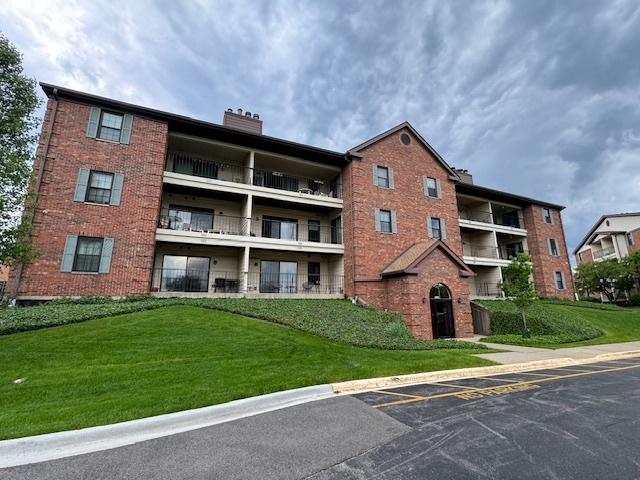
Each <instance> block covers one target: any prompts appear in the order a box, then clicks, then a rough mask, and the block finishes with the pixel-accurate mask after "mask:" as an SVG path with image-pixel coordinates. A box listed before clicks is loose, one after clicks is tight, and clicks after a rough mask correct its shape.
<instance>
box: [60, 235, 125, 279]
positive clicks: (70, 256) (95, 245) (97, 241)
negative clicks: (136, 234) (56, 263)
mask: <svg viewBox="0 0 640 480" xmlns="http://www.w3.org/2000/svg"><path fill="white" fill-rule="evenodd" d="M113 243H114V240H113V238H98V237H80V236H77V235H68V236H67V240H66V242H65V245H64V252H63V254H62V265H61V267H60V271H61V272H82V273H109V270H110V267H111V255H112V253H113Z"/></svg>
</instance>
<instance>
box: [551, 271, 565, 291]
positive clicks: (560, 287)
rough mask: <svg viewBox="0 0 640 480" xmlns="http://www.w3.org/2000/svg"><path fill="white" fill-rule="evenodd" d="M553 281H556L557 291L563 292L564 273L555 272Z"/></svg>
mask: <svg viewBox="0 0 640 480" xmlns="http://www.w3.org/2000/svg"><path fill="white" fill-rule="evenodd" d="M554 275H555V280H556V288H557V289H558V290H565V289H566V288H567V287H566V285H565V283H564V273H562V272H555V273H554Z"/></svg>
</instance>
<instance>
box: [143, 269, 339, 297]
mask: <svg viewBox="0 0 640 480" xmlns="http://www.w3.org/2000/svg"><path fill="white" fill-rule="evenodd" d="M245 278H246V293H250V294H257V293H265V294H267V293H268V294H274V293H282V294H289V295H291V294H300V295H313V294H317V295H320V294H323V295H326V294H342V293H343V292H344V276H342V275H320V274H298V273H278V272H262V273H259V272H252V273H241V272H234V271H219V270H195V269H187V270H185V269H176V268H156V269H154V274H153V280H152V282H151V291H152V292H180V293H245V290H244V288H245V287H244V286H245V283H243V280H244V279H245Z"/></svg>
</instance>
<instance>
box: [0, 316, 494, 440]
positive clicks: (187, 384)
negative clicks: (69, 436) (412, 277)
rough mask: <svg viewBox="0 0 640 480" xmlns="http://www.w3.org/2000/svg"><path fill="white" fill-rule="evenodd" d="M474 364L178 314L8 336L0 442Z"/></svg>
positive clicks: (1, 351)
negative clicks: (325, 385) (316, 387)
mask: <svg viewBox="0 0 640 480" xmlns="http://www.w3.org/2000/svg"><path fill="white" fill-rule="evenodd" d="M480 352H487V350H478V349H475V350H473V349H463V350H434V351H399V350H386V351H385V350H374V349H368V348H358V347H354V346H352V345H347V344H340V343H336V342H333V341H329V340H326V339H323V338H319V337H317V336H314V335H311V334H308V333H304V332H300V331H297V330H294V329H291V328H287V327H284V326H281V325H276V324H273V323H267V322H263V321H260V320H256V319H251V318H247V317H242V316H238V315H235V314H231V313H224V312H218V311H213V310H209V309H203V308H197V307H193V306H184V305H180V306H172V307H165V308H160V309H155V310H149V311H143V312H138V313H133V314H128V315H121V316H115V317H110V318H103V319H98V320H91V321H86V322H83V323H76V324H72V325H65V326H59V327H53V328H47V329H42V330H38V331H30V332H23V333H17V334H13V335H7V336H3V337H0V364H2V369H0V405H2V408H1V409H0V425H1V428H0V438H2V439H7V438H16V437H22V436H27V435H35V434H41V433H47V432H55V431H62V430H70V429H77V428H83V427H89V426H95V425H103V424H109V423H114V422H121V421H126V420H132V419H136V418H143V417H147V416H153V415H158V414H163V413H170V412H175V411H180V410H186V409H190V408H197V407H202V406H207V405H215V404H219V403H224V402H228V401H231V400H235V399H239V398H246V397H251V396H255V395H260V394H265V393H270V392H276V391H281V390H286V389H291V388H297V387H303V386H308V385H317V384H323V383H332V382H338V381H345V380H351V379H358V378H370V377H378V376H388V375H399V374H404V373H415V372H420V371H433V370H442V369H451V368H462V367H473V366H481V365H489V364H491V362H488V361H486V360H483V359H480V358H477V357H473V356H471V354H473V353H480ZM21 379H22V380H21ZM16 380H19V382H18V383H16Z"/></svg>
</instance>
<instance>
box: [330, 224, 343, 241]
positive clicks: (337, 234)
mask: <svg viewBox="0 0 640 480" xmlns="http://www.w3.org/2000/svg"><path fill="white" fill-rule="evenodd" d="M331 243H335V244H337V245H339V244H341V243H342V217H337V218H334V219H333V220H331Z"/></svg>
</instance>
